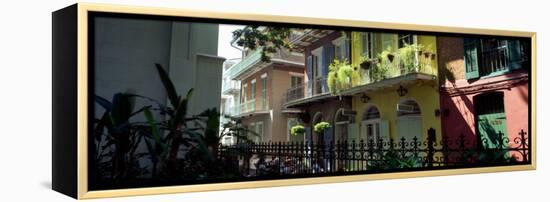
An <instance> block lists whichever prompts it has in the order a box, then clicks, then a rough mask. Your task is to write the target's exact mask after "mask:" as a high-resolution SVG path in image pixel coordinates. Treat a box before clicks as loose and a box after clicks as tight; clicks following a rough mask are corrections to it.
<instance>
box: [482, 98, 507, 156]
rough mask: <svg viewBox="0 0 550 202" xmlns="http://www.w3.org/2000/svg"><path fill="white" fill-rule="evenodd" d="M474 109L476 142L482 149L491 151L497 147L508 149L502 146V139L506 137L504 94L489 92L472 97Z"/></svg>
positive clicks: (505, 145) (504, 145)
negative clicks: (479, 143)
mask: <svg viewBox="0 0 550 202" xmlns="http://www.w3.org/2000/svg"><path fill="white" fill-rule="evenodd" d="M474 108H475V113H476V128H477V132H478V134H479V135H478V138H479V139H478V142H481V143H482V145H481V146H483V148H488V149H493V148H497V147H499V146H502V147H504V148H506V147H508V145H507V144H502V143H503V142H502V139H503V138H505V137H508V135H507V134H508V130H507V128H506V113H505V111H504V93H502V92H490V93H484V94H480V95H476V96H475V97H474Z"/></svg>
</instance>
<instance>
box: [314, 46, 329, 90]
mask: <svg viewBox="0 0 550 202" xmlns="http://www.w3.org/2000/svg"><path fill="white" fill-rule="evenodd" d="M311 54H312V56H313V70H314V75H315V78H314V79H315V80H314V85H313V88H314V94H320V93H323V92H325V90H326V88H323V87H324V85H326V82H325V77H326V74H327V73H328V72H325V71H323V68H324V67H323V65H325V64H324V62H323V60H324V59H323V47H320V48H317V49H315V50H314V51H312V52H311Z"/></svg>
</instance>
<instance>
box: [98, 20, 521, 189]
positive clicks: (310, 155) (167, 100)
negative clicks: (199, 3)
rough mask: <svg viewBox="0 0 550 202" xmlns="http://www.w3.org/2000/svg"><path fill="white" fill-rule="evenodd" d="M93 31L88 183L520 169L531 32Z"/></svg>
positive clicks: (109, 27) (160, 23)
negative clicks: (523, 35)
mask: <svg viewBox="0 0 550 202" xmlns="http://www.w3.org/2000/svg"><path fill="white" fill-rule="evenodd" d="M90 23H91V24H90V44H91V45H90V46H91V47H90V48H91V51H90V54H91V56H90V64H91V65H90V72H91V74H92V75H91V79H90V80H91V81H90V82H91V85H90V86H91V89H93V90H90V91H91V92H90V94H91V95H90V96H89V100H88V102H89V105H90V107H91V108H90V109H91V113H90V123H89V129H90V132H89V141H88V145H89V146H88V150H89V151H88V154H89V157H88V171H89V174H88V179H89V185H88V186H89V188H90V190H108V189H121V188H136V187H151V186H171V185H191V184H206V183H219V182H239V181H253V180H268V179H292V178H307V177H322V176H342V175H359V174H362V175H365V174H366V175H370V174H372V175H376V174H378V173H395V172H410V171H423V170H440V169H461V168H473V167H487V166H511V165H520V164H529V163H530V161H531V157H530V154H531V152H530V149H531V148H530V147H529V145H530V141H531V139H530V130H531V128H530V121H531V120H530V114H531V111H530V110H531V106H530V99H531V97H530V86H529V85H530V78H531V77H530V72H531V61H530V58H531V53H530V50H531V41H530V38H519V37H502V36H490V35H466V34H445V33H428V32H414V31H399V30H380V29H369V28H347V27H346V28H344V27H328V26H313V25H292V26H291V25H285V24H276V23H270V24H261V23H241V22H234V23H230V22H227V21H224V22H223V24H220V23H218V22H215V20H209V21H200V19H188V20H186V19H168V18H167V19H162V18H155V19H148V18H146V17H143V16H130V17H128V16H124V17H118V16H112V15H96V16H94V17H93V18H92V19H91V21H90Z"/></svg>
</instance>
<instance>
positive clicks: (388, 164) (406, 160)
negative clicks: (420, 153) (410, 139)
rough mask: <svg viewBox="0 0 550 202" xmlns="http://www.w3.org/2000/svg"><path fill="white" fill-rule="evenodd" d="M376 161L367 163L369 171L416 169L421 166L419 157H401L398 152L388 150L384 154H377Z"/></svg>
mask: <svg viewBox="0 0 550 202" xmlns="http://www.w3.org/2000/svg"><path fill="white" fill-rule="evenodd" d="M377 155H379V157H380V159H379V160H378V161H369V165H368V169H369V170H391V169H403V168H418V167H420V166H421V165H422V161H421V159H420V158H419V157H416V156H413V155H410V156H403V155H402V154H400V153H399V152H398V151H396V150H393V149H390V150H388V151H385V152H382V151H381V152H379V153H378V154H377Z"/></svg>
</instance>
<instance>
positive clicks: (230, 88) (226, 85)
mask: <svg viewBox="0 0 550 202" xmlns="http://www.w3.org/2000/svg"><path fill="white" fill-rule="evenodd" d="M240 89H241V82H240V81H235V80H228V81H223V82H222V94H238V93H239V91H240Z"/></svg>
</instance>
